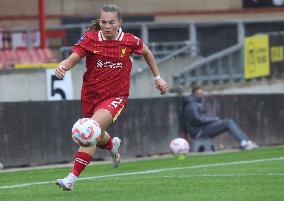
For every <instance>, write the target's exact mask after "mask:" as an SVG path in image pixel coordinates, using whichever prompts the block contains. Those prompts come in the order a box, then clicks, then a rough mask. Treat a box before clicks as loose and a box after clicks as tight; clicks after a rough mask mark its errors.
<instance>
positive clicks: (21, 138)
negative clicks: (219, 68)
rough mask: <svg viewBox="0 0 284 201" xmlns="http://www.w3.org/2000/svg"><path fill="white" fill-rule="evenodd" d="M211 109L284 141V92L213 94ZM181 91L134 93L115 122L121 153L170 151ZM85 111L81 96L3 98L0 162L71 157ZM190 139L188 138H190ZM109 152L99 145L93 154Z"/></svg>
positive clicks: (261, 136) (268, 139) (264, 137)
mask: <svg viewBox="0 0 284 201" xmlns="http://www.w3.org/2000/svg"><path fill="white" fill-rule="evenodd" d="M208 99H209V100H208V102H207V106H206V107H208V108H209V113H210V114H217V115H220V116H221V117H223V118H226V117H230V118H233V119H234V120H236V122H237V123H238V124H239V125H240V126H241V127H242V128H243V129H244V131H245V132H246V133H247V134H248V135H249V137H250V138H251V139H253V140H254V141H256V142H257V143H258V144H260V145H261V146H264V145H266V146H268V145H277V144H284V135H283V129H284V125H283V119H284V107H283V102H284V95H283V94H281V95H232V96H230V95H225V96H209V97H208ZM181 100H182V99H181V97H168V98H152V99H130V100H129V101H128V105H127V108H126V110H125V111H124V112H123V113H122V115H121V116H120V118H118V120H117V122H115V124H113V125H112V126H111V128H110V129H109V132H110V133H111V134H112V136H118V137H120V138H121V139H122V146H121V154H122V156H123V158H124V159H125V158H134V157H139V156H150V155H154V154H165V153H169V147H168V145H169V143H170V141H171V139H173V138H175V137H177V136H182V137H185V136H186V135H185V134H184V133H183V131H182V120H181V116H180V114H181V109H182V108H181ZM80 117H81V107H80V102H79V101H53V102H45V101H39V102H14V103H6V102H0V122H1V123H0V139H1V140H0V162H1V163H3V164H4V166H5V167H16V166H34V165H41V164H50V163H63V162H70V161H72V160H73V153H74V152H75V151H76V149H77V145H75V143H73V141H72V139H71V136H70V130H71V127H72V125H73V123H74V122H75V121H76V120H77V119H78V118H80ZM189 140H190V139H189ZM214 141H215V144H216V146H217V148H219V149H230V148H235V147H237V146H238V145H237V144H236V142H235V141H234V140H233V139H232V137H231V136H229V135H222V136H220V137H217V138H215V139H214ZM108 157H109V156H108V155H107V154H106V153H105V152H102V151H101V150H98V154H97V155H96V157H95V159H96V160H100V159H106V158H108Z"/></svg>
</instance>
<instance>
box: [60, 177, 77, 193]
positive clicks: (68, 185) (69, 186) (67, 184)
mask: <svg viewBox="0 0 284 201" xmlns="http://www.w3.org/2000/svg"><path fill="white" fill-rule="evenodd" d="M56 184H57V185H58V186H59V187H60V188H62V189H63V190H65V191H71V190H72V189H73V187H74V184H73V183H70V182H68V181H66V179H57V181H56Z"/></svg>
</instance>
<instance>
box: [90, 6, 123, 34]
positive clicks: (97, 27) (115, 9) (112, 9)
mask: <svg viewBox="0 0 284 201" xmlns="http://www.w3.org/2000/svg"><path fill="white" fill-rule="evenodd" d="M102 11H104V12H113V13H116V14H117V18H118V19H119V20H121V14H120V8H119V7H118V6H116V5H114V4H104V5H103V6H102V7H101V9H100V16H101V12H102ZM99 30H101V27H100V20H99V19H94V20H93V21H92V22H91V24H90V26H89V27H88V28H87V31H99Z"/></svg>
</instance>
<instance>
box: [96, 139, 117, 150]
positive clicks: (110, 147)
mask: <svg viewBox="0 0 284 201" xmlns="http://www.w3.org/2000/svg"><path fill="white" fill-rule="evenodd" d="M97 146H98V147H100V148H101V149H106V150H109V151H111V150H112V147H113V143H112V138H109V140H108V141H107V143H105V144H101V145H97Z"/></svg>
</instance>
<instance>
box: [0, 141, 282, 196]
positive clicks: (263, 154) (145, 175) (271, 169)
mask: <svg viewBox="0 0 284 201" xmlns="http://www.w3.org/2000/svg"><path fill="white" fill-rule="evenodd" d="M69 170H70V167H64V168H48V169H34V170H23V171H15V172H5V171H3V172H1V173H0V200H1V201H14V200H15V201H32V200H33V201H62V200H68V201H73V200H82V201H83V200H95V201H106V200H111V201H128V200H129V201H191V200H194V201H199V200H200V201H283V200H284V147H283V146H280V147H270V148H260V149H257V150H253V151H236V152H228V153H216V154H197V155H193V154H189V155H188V156H187V157H186V158H185V159H184V160H179V159H177V158H175V157H162V158H157V159H150V160H140V161H135V162H124V161H123V160H122V163H121V166H120V167H119V168H117V169H113V168H112V167H111V165H110V164H96V163H94V165H91V166H89V167H88V168H87V169H86V171H85V172H83V173H82V175H81V177H80V180H78V181H77V183H76V184H75V188H74V189H73V191H71V192H66V191H63V190H62V189H60V188H59V187H58V186H56V185H55V180H56V179H58V178H63V177H64V176H65V175H66V174H67V173H68V171H69Z"/></svg>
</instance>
